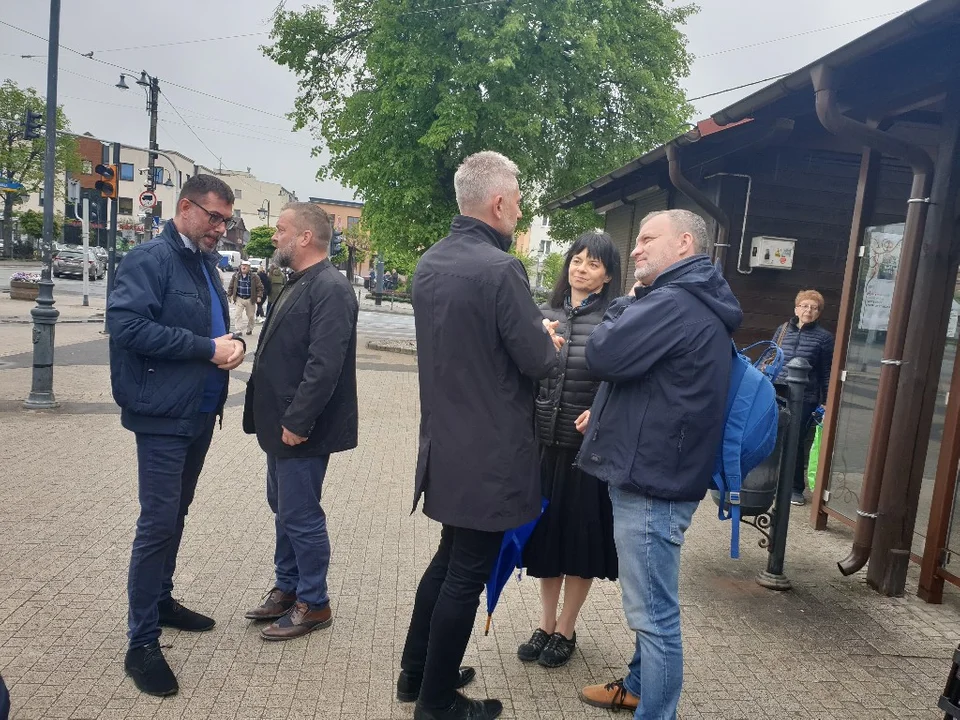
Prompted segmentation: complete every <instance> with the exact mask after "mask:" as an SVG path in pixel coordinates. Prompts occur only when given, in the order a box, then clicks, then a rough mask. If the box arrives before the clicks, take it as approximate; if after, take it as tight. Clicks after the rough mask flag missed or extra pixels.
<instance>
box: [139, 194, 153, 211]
mask: <svg viewBox="0 0 960 720" xmlns="http://www.w3.org/2000/svg"><path fill="white" fill-rule="evenodd" d="M156 204H157V195H156V193H154V192H153V190H144V191H143V192H142V193H140V207H142V208H152V207H153V206H154V205H156Z"/></svg>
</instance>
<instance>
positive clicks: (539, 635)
mask: <svg viewBox="0 0 960 720" xmlns="http://www.w3.org/2000/svg"><path fill="white" fill-rule="evenodd" d="M548 642H550V636H549V635H547V633H546V632H544V631H543V630H541V629H540V628H537V629H536V630H534V631H533V635H531V636H530V639H529V640H527V641H526V642H525V643H523V644H522V645H521V646H520V647H518V648H517V657H518V658H520V659H521V660H523V662H533V661H534V660H538V659H540V653H542V652H543V649H544V648H545V647H546V646H547V643H548Z"/></svg>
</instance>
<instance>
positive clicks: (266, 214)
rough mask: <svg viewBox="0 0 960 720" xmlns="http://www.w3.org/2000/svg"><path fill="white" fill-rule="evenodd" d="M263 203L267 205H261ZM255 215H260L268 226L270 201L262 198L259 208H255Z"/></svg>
mask: <svg viewBox="0 0 960 720" xmlns="http://www.w3.org/2000/svg"><path fill="white" fill-rule="evenodd" d="M264 205H266V206H267V207H263V206H264ZM257 215H259V216H260V219H261V220H266V221H267V225H268V226H269V225H270V201H269V200H264V201H263V202H262V203H260V209H259V210H257Z"/></svg>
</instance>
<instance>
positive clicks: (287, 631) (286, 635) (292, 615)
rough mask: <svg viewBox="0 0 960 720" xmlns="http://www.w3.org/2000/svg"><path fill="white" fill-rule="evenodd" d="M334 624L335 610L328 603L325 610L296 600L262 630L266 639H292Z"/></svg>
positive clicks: (261, 632)
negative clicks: (311, 607) (277, 618)
mask: <svg viewBox="0 0 960 720" xmlns="http://www.w3.org/2000/svg"><path fill="white" fill-rule="evenodd" d="M332 624H333V611H332V610H331V609H330V606H329V605H327V606H326V607H325V608H323V610H311V609H310V606H309V605H307V603H305V602H299V601H298V602H296V603H295V604H294V606H293V607H292V608H290V609H289V610H288V611H287V613H286V614H285V615H284V616H283V617H282V618H280V619H279V620H277V621H276V622H274V623H271V624H270V625H267V626H266V627H265V628H264V629H263V630H261V631H260V637H262V638H263V639H264V640H292V639H293V638H298V637H301V636H303V635H306V634H307V633H311V632H313V631H314V630H322V629H323V628H328V627H330V626H331V625H332Z"/></svg>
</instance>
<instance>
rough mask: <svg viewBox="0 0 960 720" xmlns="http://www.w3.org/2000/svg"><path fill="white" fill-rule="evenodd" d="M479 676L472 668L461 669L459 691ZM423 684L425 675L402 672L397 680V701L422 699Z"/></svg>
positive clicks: (458, 682) (458, 679)
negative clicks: (421, 688) (421, 689)
mask: <svg viewBox="0 0 960 720" xmlns="http://www.w3.org/2000/svg"><path fill="white" fill-rule="evenodd" d="M476 676H477V671H476V670H474V669H473V668H472V667H467V666H465V667H462V668H460V675H459V677H457V690H459V689H460V688H462V687H466V686H467V685H469V684H470V683H471V682H473V679H474V678H475V677H476ZM422 684H423V675H414V674H413V673H408V672H407V671H406V670H401V671H400V676H399V677H398V678H397V700H399V701H400V702H414V701H416V699H417V698H418V697H420V686H421V685H422Z"/></svg>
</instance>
